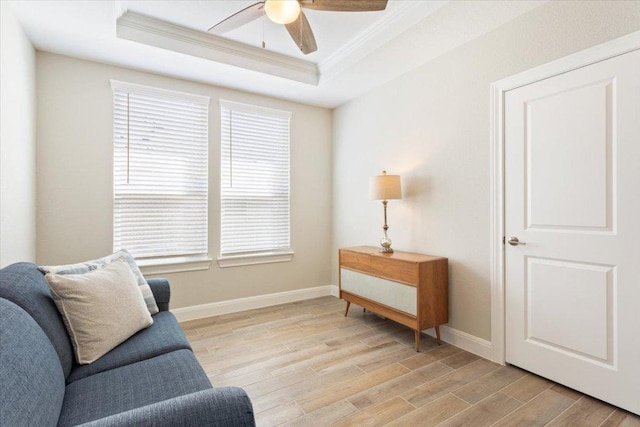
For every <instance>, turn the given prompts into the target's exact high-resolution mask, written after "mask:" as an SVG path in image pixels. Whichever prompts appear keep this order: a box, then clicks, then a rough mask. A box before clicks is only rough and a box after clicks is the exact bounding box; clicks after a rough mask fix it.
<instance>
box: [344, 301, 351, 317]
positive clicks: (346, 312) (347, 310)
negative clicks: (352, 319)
mask: <svg viewBox="0 0 640 427" xmlns="http://www.w3.org/2000/svg"><path fill="white" fill-rule="evenodd" d="M350 305H351V302H350V301H347V308H346V309H345V310H344V317H347V314H348V313H349V306H350Z"/></svg>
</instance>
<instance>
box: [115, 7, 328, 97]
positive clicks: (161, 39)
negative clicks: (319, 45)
mask: <svg viewBox="0 0 640 427" xmlns="http://www.w3.org/2000/svg"><path fill="white" fill-rule="evenodd" d="M116 35H117V37H119V38H121V39H126V40H130V41H134V42H138V43H143V44H146V45H149V46H154V47H159V48H162V49H168V50H172V51H174V52H179V53H184V54H187V55H191V56H197V57H200V58H204V59H209V60H212V61H216V62H221V63H225V64H229V65H233V66H236V67H241V68H245V69H249V70H252V71H258V72H261V73H265V74H270V75H273V76H277V77H282V78H285V79H289V80H294V81H298V82H302V83H307V84H311V85H314V86H317V85H318V82H319V72H318V66H317V65H316V64H314V63H313V62H309V61H305V60H302V59H297V58H291V57H289V56H286V55H282V54H280V53H276V52H271V51H267V50H264V49H261V48H257V47H254V46H249V45H246V44H244V43H239V42H237V41H234V40H229V39H225V38H223V37H220V36H216V35H213V34H209V33H205V32H202V31H197V30H193V29H191V28H187V27H183V26H180V25H176V24H172V23H170V22H166V21H162V20H160V19H156V18H152V17H149V16H146V15H142V14H139V13H135V12H130V11H128V12H125V13H124V14H123V15H122V16H121V17H120V18H119V19H118V21H117V24H116Z"/></svg>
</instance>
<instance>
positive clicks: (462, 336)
mask: <svg viewBox="0 0 640 427" xmlns="http://www.w3.org/2000/svg"><path fill="white" fill-rule="evenodd" d="M424 332H425V333H426V334H427V335H431V336H432V337H435V336H436V330H435V329H427V330H426V331H424ZM440 338H441V339H442V341H444V342H446V343H449V344H452V345H455V346H456V347H459V348H461V349H463V350H466V351H468V352H469V353H473V354H476V355H478V356H480V357H484V358H485V359H489V360H493V356H494V355H493V348H492V346H491V342H490V341H487V340H484V339H482V338H478V337H476V336H475V335H471V334H468V333H466V332H462V331H459V330H457V329H454V328H451V327H449V326H446V325H442V326H440Z"/></svg>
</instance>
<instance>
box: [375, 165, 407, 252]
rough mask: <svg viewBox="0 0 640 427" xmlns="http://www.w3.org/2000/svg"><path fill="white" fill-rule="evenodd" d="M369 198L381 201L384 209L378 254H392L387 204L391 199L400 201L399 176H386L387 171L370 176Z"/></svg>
mask: <svg viewBox="0 0 640 427" xmlns="http://www.w3.org/2000/svg"><path fill="white" fill-rule="evenodd" d="M369 198H370V199H373V200H382V206H383V207H384V226H383V227H382V229H383V230H384V237H383V238H382V240H380V246H381V248H380V252H383V253H393V249H391V239H389V236H387V230H388V229H389V226H388V225H387V203H388V201H389V200H392V199H402V188H401V186H400V175H387V171H382V175H376V176H372V177H371V178H370V180H369Z"/></svg>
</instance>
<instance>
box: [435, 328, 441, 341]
mask: <svg viewBox="0 0 640 427" xmlns="http://www.w3.org/2000/svg"><path fill="white" fill-rule="evenodd" d="M436 341H437V342H438V344H442V341H440V325H438V326H436Z"/></svg>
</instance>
